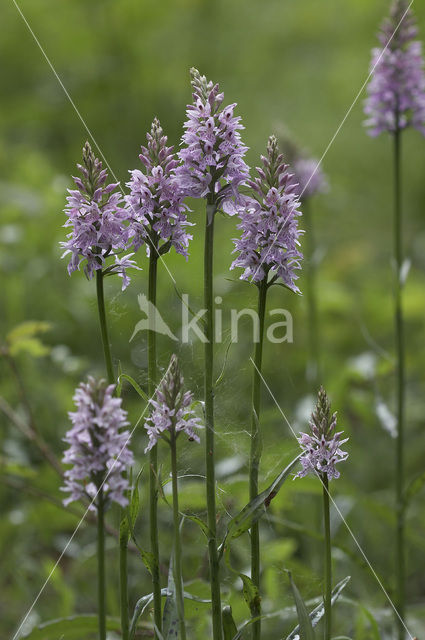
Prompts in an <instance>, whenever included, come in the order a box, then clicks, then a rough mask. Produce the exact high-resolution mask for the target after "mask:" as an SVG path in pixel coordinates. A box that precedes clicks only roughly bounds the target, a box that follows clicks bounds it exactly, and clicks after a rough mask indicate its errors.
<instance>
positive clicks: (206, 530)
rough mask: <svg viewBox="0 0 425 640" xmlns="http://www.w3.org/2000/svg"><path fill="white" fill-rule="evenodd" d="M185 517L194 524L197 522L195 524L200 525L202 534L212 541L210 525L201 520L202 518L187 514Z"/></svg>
mask: <svg viewBox="0 0 425 640" xmlns="http://www.w3.org/2000/svg"><path fill="white" fill-rule="evenodd" d="M184 517H185V518H186V519H187V520H191V521H192V522H195V524H197V525H198V527H199V528H200V529H201V531H202V533H203V534H204V535H205V537H206V539H207V540H210V538H211V531H210V529H209V527H208V525H207V524H206V523H205V522H204V521H203V520H201V518H198V516H193V515H188V514H187V513H185V514H184Z"/></svg>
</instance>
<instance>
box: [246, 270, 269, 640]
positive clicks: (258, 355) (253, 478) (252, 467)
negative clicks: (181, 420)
mask: <svg viewBox="0 0 425 640" xmlns="http://www.w3.org/2000/svg"><path fill="white" fill-rule="evenodd" d="M267 289H268V286H267V276H266V277H265V278H264V279H263V280H262V281H261V282H260V284H259V285H258V320H259V332H258V336H257V342H256V343H255V349H254V363H255V366H254V369H253V376H252V416H251V451H250V459H249V499H250V500H253V499H254V498H256V496H257V495H258V472H259V467H260V459H261V441H262V438H261V431H260V408H261V365H262V359H263V342H264V318H265V313H266V299H267ZM260 573H261V562H260V531H259V526H258V522H256V523H255V524H253V525H252V527H251V578H252V581H253V582H254V584H255V586H256V587H257V588H258V590H259V589H260ZM260 614H261V604H260V598H258V599H257V601H256V602H255V603H254V606H253V607H252V617H253V618H257V617H259V616H260ZM260 637H261V620H256V621H255V622H254V623H253V625H252V638H253V640H259V639H260Z"/></svg>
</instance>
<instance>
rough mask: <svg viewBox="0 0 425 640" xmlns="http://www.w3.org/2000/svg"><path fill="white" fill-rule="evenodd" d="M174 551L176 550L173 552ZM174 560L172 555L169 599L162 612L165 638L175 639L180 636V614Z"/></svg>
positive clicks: (169, 575)
mask: <svg viewBox="0 0 425 640" xmlns="http://www.w3.org/2000/svg"><path fill="white" fill-rule="evenodd" d="M173 553H174V552H173ZM173 565H174V562H173V554H172V555H171V560H170V566H169V568H168V588H167V599H166V600H165V605H164V611H163V614H162V635H163V636H164V640H174V639H177V638H178V637H179V614H178V610H177V598H176V585H175V583H174V566H173Z"/></svg>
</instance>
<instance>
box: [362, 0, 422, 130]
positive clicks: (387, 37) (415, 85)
mask: <svg viewBox="0 0 425 640" xmlns="http://www.w3.org/2000/svg"><path fill="white" fill-rule="evenodd" d="M416 36H417V27H416V21H415V18H414V15H413V12H412V11H411V9H410V8H409V3H408V2H407V0H395V2H394V3H393V5H392V8H391V13H390V16H389V18H387V19H386V20H385V21H384V22H383V24H382V27H381V31H380V33H379V36H378V37H379V41H380V45H381V46H379V47H376V48H374V49H373V50H372V61H371V71H373V75H372V79H371V81H370V83H369V86H368V97H367V99H366V101H365V108H364V111H365V114H366V115H367V117H368V118H367V120H366V122H365V125H366V127H368V129H369V133H370V135H371V136H377V135H379V134H380V133H382V132H383V131H388V132H390V133H394V132H396V131H398V130H400V129H405V128H406V127H414V128H415V129H417V130H419V131H420V132H421V133H422V134H424V135H425V73H424V59H423V55H422V44H421V42H420V41H419V40H416Z"/></svg>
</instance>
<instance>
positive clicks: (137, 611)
mask: <svg viewBox="0 0 425 640" xmlns="http://www.w3.org/2000/svg"><path fill="white" fill-rule="evenodd" d="M168 595H169V590H168V588H166V589H161V596H162V597H168ZM183 597H184V598H185V599H186V600H192V601H193V602H198V603H200V604H211V600H205V599H204V598H199V597H198V596H194V595H193V594H191V593H188V592H187V591H184V592H183ZM151 602H153V593H148V594H147V595H146V596H143V597H142V598H140V599H139V600H138V601H137V603H136V606H135V607H134V612H133V617H132V619H131V623H130V632H129V634H130V635H129V640H133V638H134V636H135V634H136V629H137V625H138V622H139V618H140V616H142V615H143V613H144V611H145V610H146V608H147V607H148V606H149V605H150V604H151Z"/></svg>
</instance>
